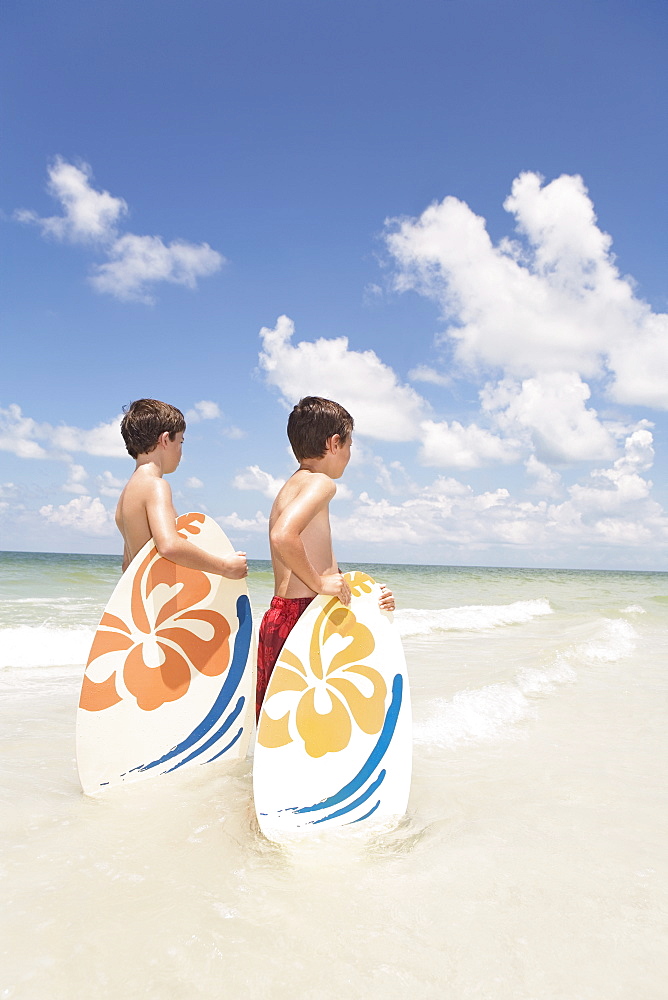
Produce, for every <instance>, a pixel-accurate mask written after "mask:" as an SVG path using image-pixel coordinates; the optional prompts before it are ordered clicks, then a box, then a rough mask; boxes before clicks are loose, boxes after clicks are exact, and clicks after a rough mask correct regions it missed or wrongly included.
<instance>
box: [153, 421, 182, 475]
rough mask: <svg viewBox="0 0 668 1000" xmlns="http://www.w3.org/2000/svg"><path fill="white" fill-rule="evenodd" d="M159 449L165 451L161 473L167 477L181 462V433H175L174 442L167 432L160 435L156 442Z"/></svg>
mask: <svg viewBox="0 0 668 1000" xmlns="http://www.w3.org/2000/svg"><path fill="white" fill-rule="evenodd" d="M158 445H159V447H162V448H164V449H165V464H164V467H163V471H164V472H165V473H166V474H167V475H169V473H170V472H174V471H175V470H176V469H177V468H178V466H179V462H180V461H181V455H182V453H183V431H177V432H176V434H175V435H174V440H173V441H172V439H171V438H170V436H169V431H165V432H164V433H163V434H161V435H160V441H159V442H158Z"/></svg>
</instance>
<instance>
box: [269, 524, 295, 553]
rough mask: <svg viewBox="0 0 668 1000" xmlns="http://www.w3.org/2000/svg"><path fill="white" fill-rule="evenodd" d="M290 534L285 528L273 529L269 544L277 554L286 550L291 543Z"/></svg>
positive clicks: (270, 533)
mask: <svg viewBox="0 0 668 1000" xmlns="http://www.w3.org/2000/svg"><path fill="white" fill-rule="evenodd" d="M289 540H290V533H289V532H288V531H285V529H284V528H272V529H271V531H270V532H269V544H270V545H271V547H272V549H275V550H276V552H281V550H282V549H284V548H285V546H286V544H287V543H289Z"/></svg>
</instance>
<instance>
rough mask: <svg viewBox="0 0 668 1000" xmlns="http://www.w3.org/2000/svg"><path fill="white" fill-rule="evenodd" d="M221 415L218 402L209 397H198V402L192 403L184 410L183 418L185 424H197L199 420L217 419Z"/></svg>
mask: <svg viewBox="0 0 668 1000" xmlns="http://www.w3.org/2000/svg"><path fill="white" fill-rule="evenodd" d="M222 415H223V414H222V412H221V409H220V407H219V406H218V403H214V402H213V400H211V399H200V401H199V403H194V404H193V406H192V408H191V409H190V410H188V411H187V412H186V414H185V418H186V423H187V424H198V423H199V422H200V420H217V419H218V418H219V417H222Z"/></svg>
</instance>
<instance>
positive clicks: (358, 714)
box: [258, 573, 387, 757]
mask: <svg viewBox="0 0 668 1000" xmlns="http://www.w3.org/2000/svg"><path fill="white" fill-rule="evenodd" d="M355 577H360V579H359V580H355V579H354V578H355ZM367 580H370V578H369V577H365V576H364V574H361V573H357V574H353V576H352V578H351V579H350V587H351V590H352V591H353V593H356V594H357V595H359V594H360V593H361V592H362V591H364V592H370V589H371V586H370V585H367V583H366V581H367ZM372 583H373V581H371V584H372ZM367 586H368V589H367ZM374 648H375V641H374V638H373V636H372V634H371V632H370V630H369V629H368V628H367V627H366V625H364V624H362V622H358V621H357V618H356V616H355V615H354V613H353V612H352V611H351V610H350V609H349V608H346V607H344V605H342V604H341V603H340V602H339V601H338V600H336V598H334V599H333V600H331V601H329V602H328V603H327V604H326V605H325V607H324V608H323V609H322V610H321V611H320V613H319V615H318V617H317V619H316V621H315V623H314V626H313V631H312V633H311V639H310V643H309V655H308V659H306V658H304V662H302V660H300V659H299V657H298V656H296V655H295V654H294V653H292V652H290V650H286V649H285V648H284V649H283V651H282V653H281V655H280V657H279V660H278V663H277V664H276V667H275V669H274V674H273V676H272V681H271V692H270V696H269V698H268V700H267V702H266V705H265V711H264V712H263V713H262V718H261V720H260V729H259V733H258V742H259V743H260V744H261V745H262V746H264V747H268V748H270V749H271V748H275V747H281V746H286V745H287V744H288V743H292V742H293V737H292V736H291V735H290V733H291V731H292V732H294V731H295V730H296V731H297V732H298V733H299V736H300V737H301V739H302V740H303V741H304V747H305V750H306V752H307V753H308V754H309V756H311V757H322V756H324V754H326V753H337V752H338V751H340V750H344V749H345V748H346V747H347V746H348V744H349V742H350V739H351V736H352V733H353V726H354V725H356V726H357V727H358V728H359V729H361V730H362V731H363V732H364V733H368V734H369V735H375V734H376V733H379V732H380V730H381V728H382V725H383V720H384V718H385V697H386V694H387V686H386V684H385V681H384V679H383V677H382V676H381V674H380V673H379V672H378V671H377V670H375V669H374V668H373V667H369V666H367V665H365V664H364V663H363V662H361V661H363V660H365V659H367V658H368V657H369V656H370V654H371V653H372V652H373V650H374ZM279 712H282V714H281V715H280V717H278V718H275V717H274V716H276V715H277V713H279Z"/></svg>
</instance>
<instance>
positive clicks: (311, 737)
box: [253, 572, 412, 842]
mask: <svg viewBox="0 0 668 1000" xmlns="http://www.w3.org/2000/svg"><path fill="white" fill-rule="evenodd" d="M345 578H346V580H347V581H348V584H349V586H350V590H351V592H352V599H351V603H350V607H349V608H346V607H345V606H344V605H343V604H341V602H340V601H339V600H338V599H337V598H332V597H316V598H315V599H314V600H313V602H312V603H311V604H310V605H309V606H308V608H307V609H306V611H305V612H304V614H303V615H302V616H301V618H300V619H299V621H298V622H297V624H296V625H295V627H294V629H293V630H292V632H291V633H290V635H289V636H288V638H287V640H286V642H285V645H284V647H283V649H282V650H281V655H280V657H279V659H278V661H277V663H276V666H275V668H274V671H273V673H272V675H271V679H270V681H269V686H268V688H267V693H266V695H265V698H264V702H263V705H262V711H261V713H260V719H259V723H258V732H257V740H256V744H255V759H254V764H253V790H254V795H255V809H256V812H257V817H258V822H259V824H260V828H261V830H262V832H263V833H264V835H265V836H266V837H268V838H269V839H270V840H275V841H279V842H280V841H289V840H292V839H293V838H298V837H301V836H303V835H310V834H316V833H320V832H324V831H326V830H332V829H335V828H341V827H349V828H350V829H351V831H352V830H359V831H362V830H364V831H369V832H372V831H373V832H375V831H380V830H386V829H389V828H391V827H392V826H394V825H396V823H397V822H398V821H399V820H400V819H401V817H402V816H403V815H404V813H405V812H406V806H407V804H408V793H409V790H410V780H411V756H412V722H411V706H410V694H409V688H408V675H407V672H406V661H405V658H404V652H403V648H402V645H401V639H400V637H399V632H398V629H397V627H396V625H395V624H394V621H393V615H392V614H391V613H390V612H383V611H381V610H380V608H379V607H378V599H379V597H380V593H381V591H380V586H379V584H377V583H376V582H375V581H374V580H373V579H372V578H371V577H370V576H367V575H366V573H361V572H354V573H346V574H345Z"/></svg>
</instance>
